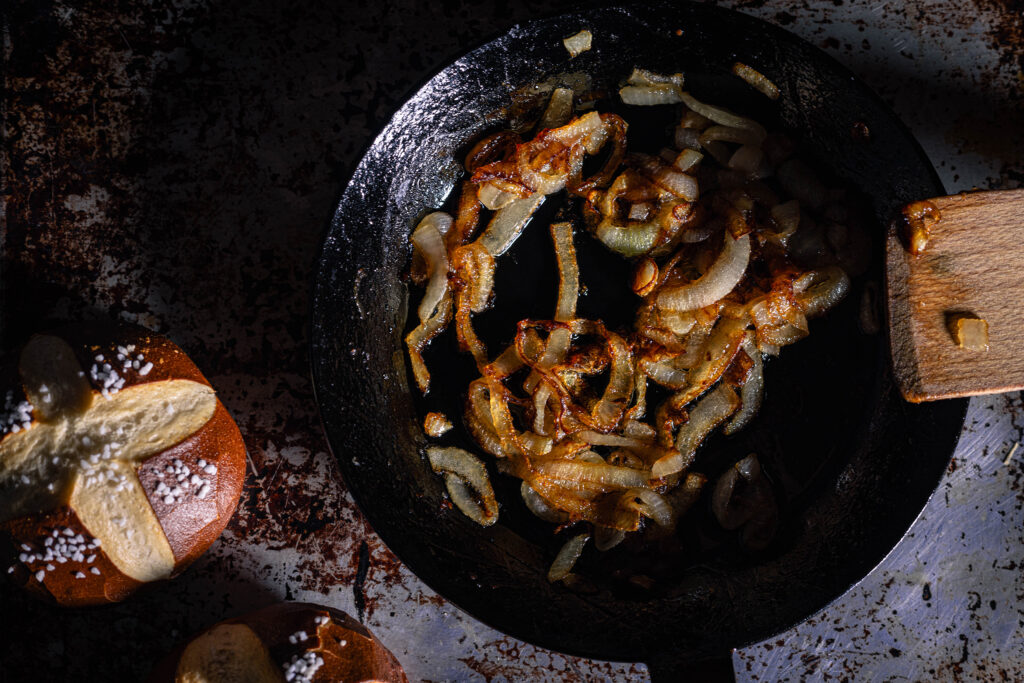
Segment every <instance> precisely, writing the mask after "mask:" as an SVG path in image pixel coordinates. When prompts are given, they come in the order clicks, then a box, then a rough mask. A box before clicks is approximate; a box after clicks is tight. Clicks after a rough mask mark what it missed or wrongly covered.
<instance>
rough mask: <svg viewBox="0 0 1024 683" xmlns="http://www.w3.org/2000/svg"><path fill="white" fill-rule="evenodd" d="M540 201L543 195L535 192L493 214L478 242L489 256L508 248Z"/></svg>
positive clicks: (502, 252)
mask: <svg viewBox="0 0 1024 683" xmlns="http://www.w3.org/2000/svg"><path fill="white" fill-rule="evenodd" d="M542 201H544V195H543V194H540V193H536V194H533V195H530V196H529V197H527V198H526V199H517V200H515V201H514V202H512V203H511V204H509V205H508V206H506V207H505V208H503V209H501V210H500V211H498V212H497V213H495V214H494V216H493V217H492V218H491V222H490V223H488V224H487V229H486V230H484V233H483V234H482V235H481V236H480V243H481V244H482V245H483V246H484V248H485V249H487V251H489V252H490V253H491V256H501V255H502V254H504V253H505V252H506V251H508V250H509V248H510V247H511V246H512V245H513V244H514V243H515V241H516V240H517V239H519V236H520V235H521V234H522V233H523V229H524V228H525V227H526V224H527V223H528V222H529V221H530V218H531V217H532V216H533V213H534V212H535V211H536V210H537V207H538V206H540V204H541V202H542Z"/></svg>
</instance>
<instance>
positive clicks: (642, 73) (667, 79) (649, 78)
mask: <svg viewBox="0 0 1024 683" xmlns="http://www.w3.org/2000/svg"><path fill="white" fill-rule="evenodd" d="M626 83H628V84H629V85H658V84H662V83H672V84H675V85H678V86H679V87H680V88H682V87H683V83H684V78H683V74H681V73H674V74H659V73H656V72H654V71H648V70H647V69H640V68H634V69H633V72H632V73H630V74H629V78H627V79H626Z"/></svg>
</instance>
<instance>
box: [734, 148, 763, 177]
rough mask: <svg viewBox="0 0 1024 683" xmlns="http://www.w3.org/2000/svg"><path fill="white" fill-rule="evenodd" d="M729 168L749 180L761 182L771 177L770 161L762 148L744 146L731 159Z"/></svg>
mask: <svg viewBox="0 0 1024 683" xmlns="http://www.w3.org/2000/svg"><path fill="white" fill-rule="evenodd" d="M729 168H731V169H732V170H734V171H739V172H740V173H742V174H743V175H744V176H746V179H747V180H760V179H761V178H767V177H768V176H769V175H771V170H770V169H769V168H768V160H767V158H766V157H765V155H764V152H763V151H762V150H761V148H760V147H756V146H754V145H743V146H742V147H740V148H739V149H737V150H736V151H735V152H734V153H733V155H732V157H731V158H730V159H729Z"/></svg>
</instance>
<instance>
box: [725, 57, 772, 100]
mask: <svg viewBox="0 0 1024 683" xmlns="http://www.w3.org/2000/svg"><path fill="white" fill-rule="evenodd" d="M732 72H733V73H734V74H736V75H737V76H739V77H740V78H742V79H743V80H745V81H746V82H747V83H749V84H750V85H751V86H753V87H754V88H756V89H757V90H759V91H761V93H762V94H763V95H764V96H765V97H767V98H769V99H772V100H777V99H779V86H777V85H775V84H774V83H772V82H771V81H770V80H769V79H768V77H767V76H765V75H764V74H763V73H761V72H760V71H758V70H757V69H754V68H753V67H750V66H747V65H746V64H744V63H743V62H736V63H735V64H733V65H732Z"/></svg>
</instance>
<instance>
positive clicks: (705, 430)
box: [651, 384, 740, 479]
mask: <svg viewBox="0 0 1024 683" xmlns="http://www.w3.org/2000/svg"><path fill="white" fill-rule="evenodd" d="M739 403H740V400H739V397H738V396H737V395H736V392H735V390H733V388H732V387H730V386H728V385H726V384H719V385H718V387H716V388H715V389H714V390H713V391H711V392H710V393H708V394H707V395H706V396H705V397H704V398H702V399H701V400H700V401H699V402H698V403H697V405H696V406H695V407H694V409H693V410H692V411H691V412H690V420H689V421H688V422H687V423H686V424H684V425H683V426H682V427H681V428H680V429H679V434H678V435H677V436H676V452H675V453H671V454H669V455H666V456H665V457H663V458H661V459H660V460H658V461H657V462H656V463H654V465H653V466H652V467H651V475H652V476H653V477H654V478H655V479H664V478H666V477H669V476H671V475H674V474H678V473H679V472H683V471H685V470H686V469H688V468H689V467H690V466H691V465H692V464H693V461H694V459H695V457H696V453H697V447H698V446H700V444H701V443H702V442H703V441H704V439H706V438H707V436H708V434H710V433H711V431H712V430H713V429H714V428H715V427H717V426H718V425H719V424H721V423H722V422H724V421H725V419H726V418H727V417H729V416H730V415H732V414H733V413H734V412H736V409H737V408H739Z"/></svg>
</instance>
